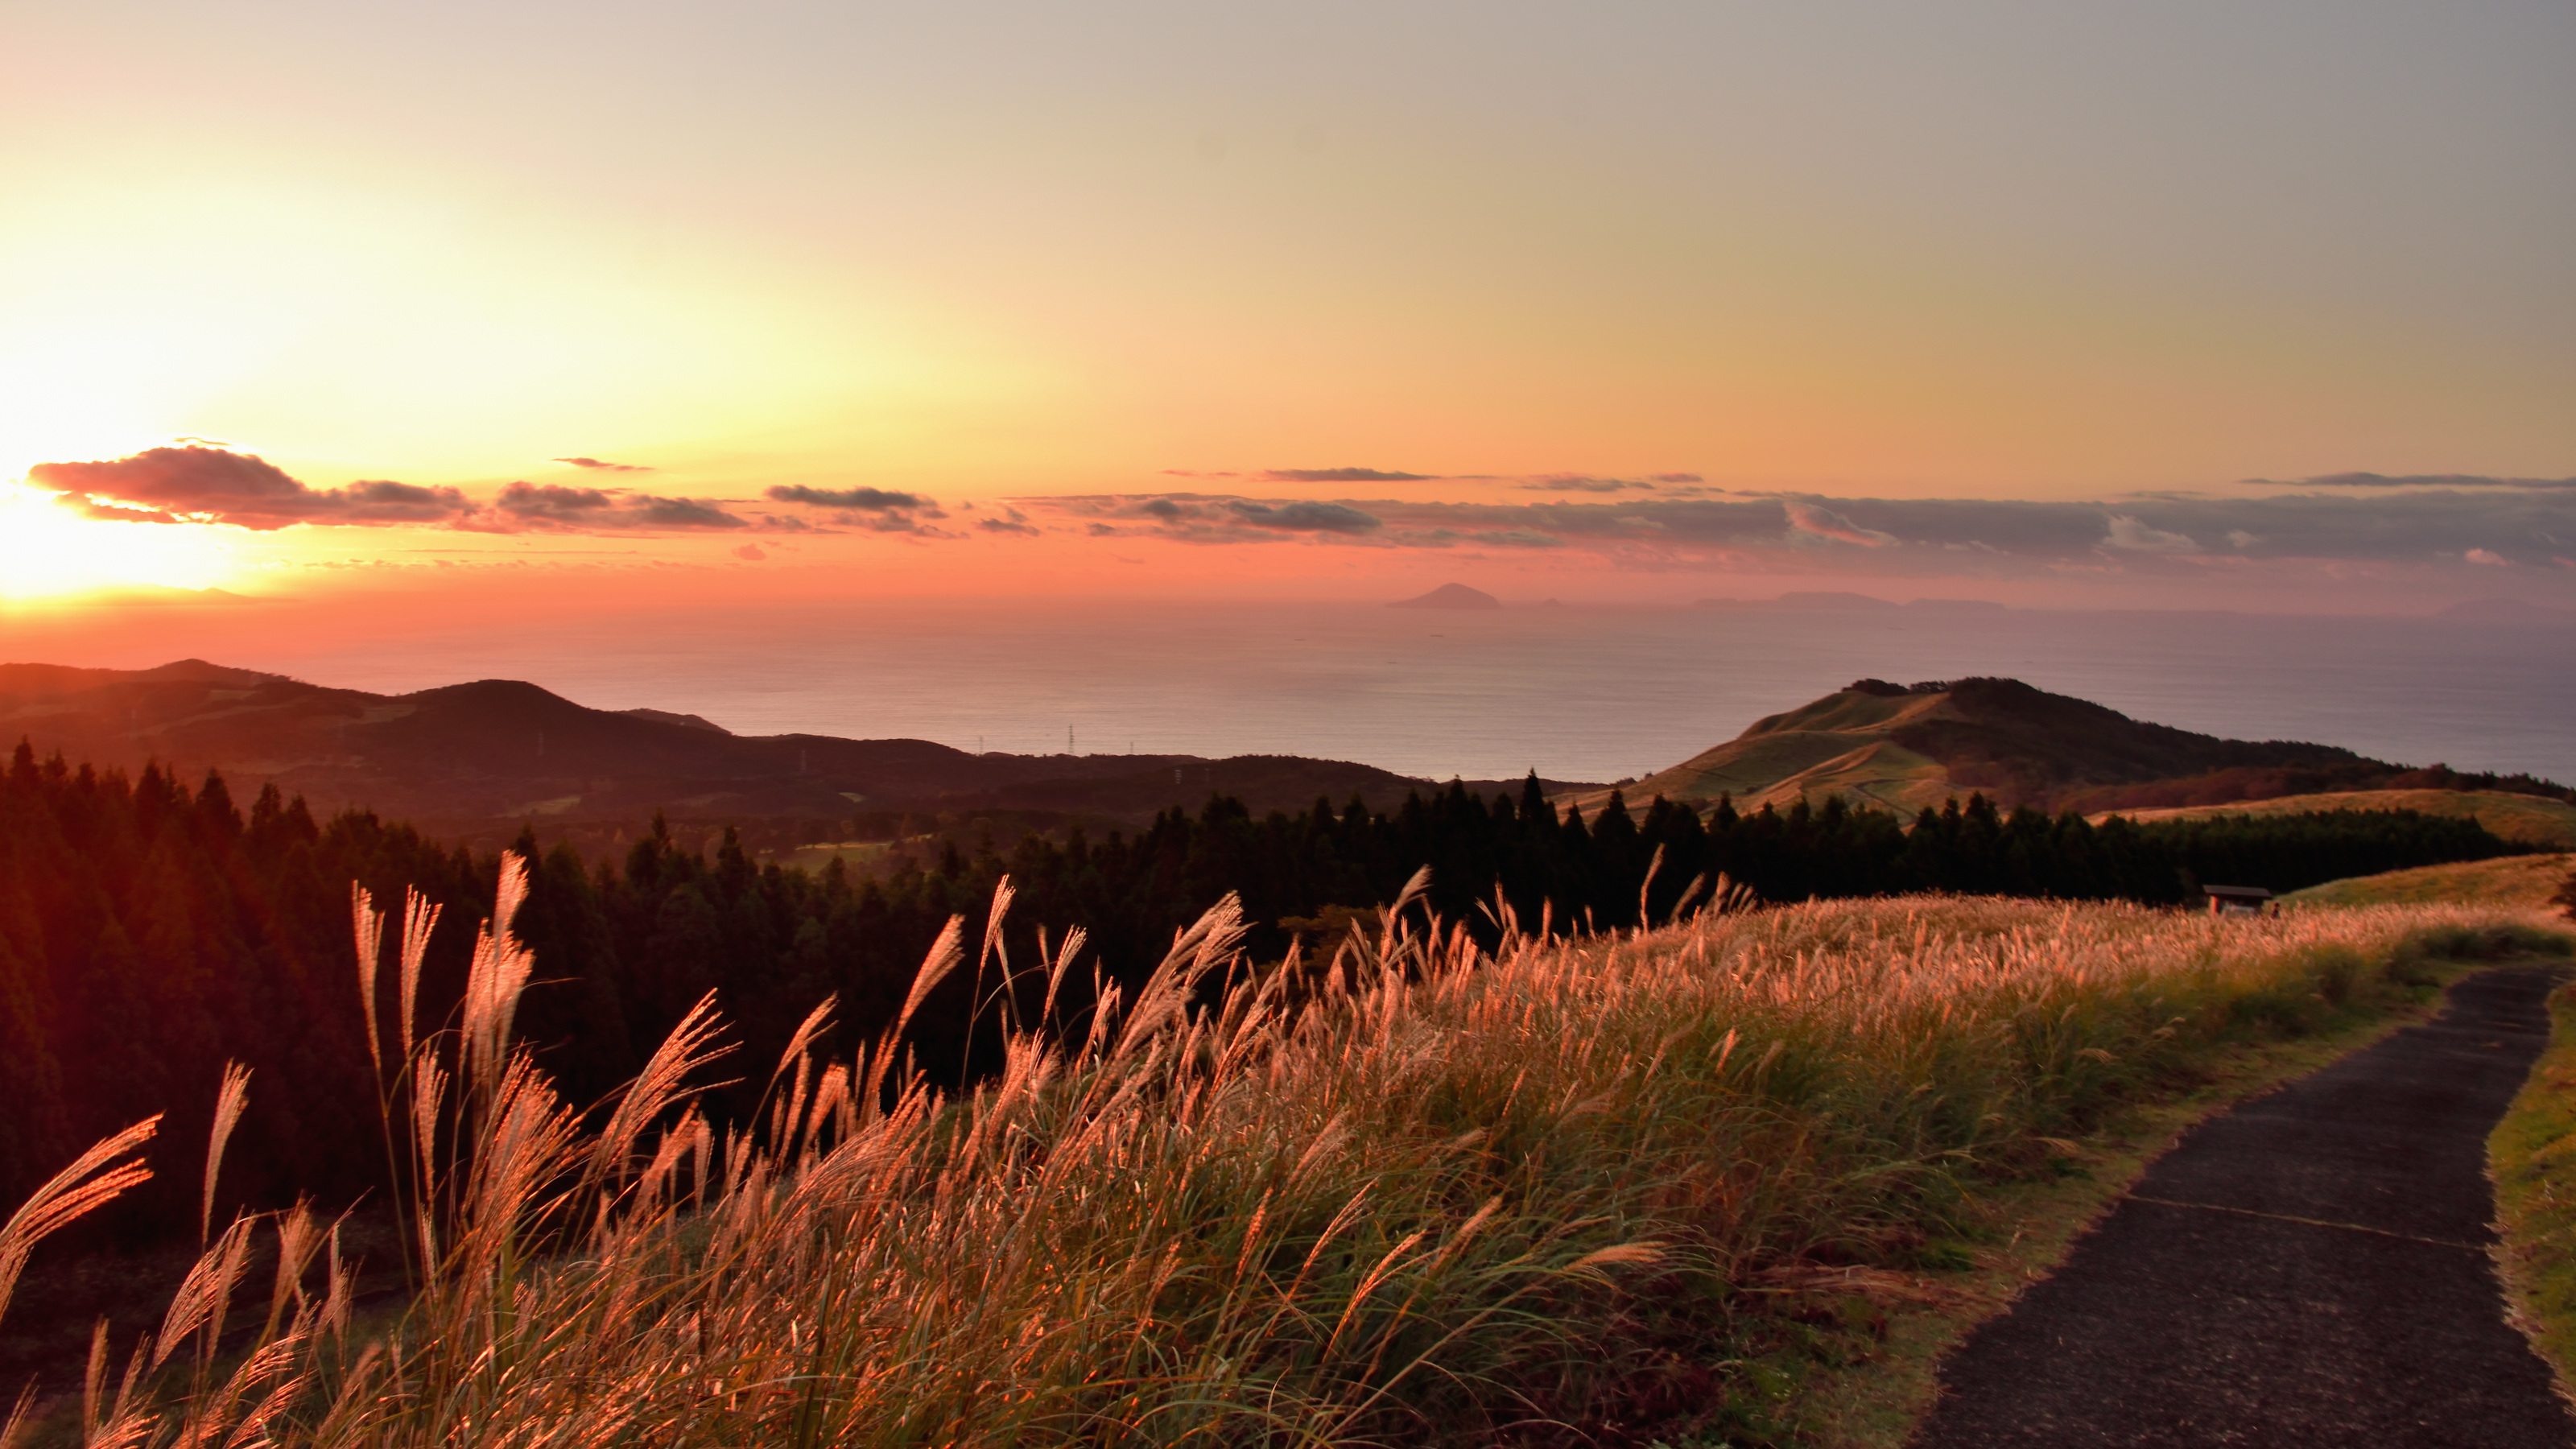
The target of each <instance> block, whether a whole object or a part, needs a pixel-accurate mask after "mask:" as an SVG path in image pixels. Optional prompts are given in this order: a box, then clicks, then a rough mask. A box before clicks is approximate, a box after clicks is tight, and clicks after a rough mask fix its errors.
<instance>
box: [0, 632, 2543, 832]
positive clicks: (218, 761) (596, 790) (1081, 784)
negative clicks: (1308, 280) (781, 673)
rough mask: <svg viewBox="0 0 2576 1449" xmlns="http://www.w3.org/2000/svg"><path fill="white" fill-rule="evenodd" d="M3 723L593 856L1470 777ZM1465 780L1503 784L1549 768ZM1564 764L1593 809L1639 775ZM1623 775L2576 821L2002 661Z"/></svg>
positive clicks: (2483, 786) (99, 716)
mask: <svg viewBox="0 0 2576 1449" xmlns="http://www.w3.org/2000/svg"><path fill="white" fill-rule="evenodd" d="M0 736H10V737H24V738H26V739H28V740H29V741H30V743H31V744H33V745H34V746H35V747H36V749H37V750H38V752H39V753H51V752H54V751H60V752H62V753H63V754H65V755H67V756H69V757H72V758H75V759H81V760H86V761H90V762H94V763H95V764H97V765H98V766H100V767H102V768H106V767H120V768H124V769H128V770H134V769H139V768H140V767H141V766H143V765H144V764H145V763H147V762H151V761H156V760H157V761H159V762H161V763H162V764H164V765H165V766H174V767H177V768H180V769H183V770H195V769H201V768H209V767H212V768H220V769H221V770H223V772H224V773H225V774H226V775H227V776H228V777H230V778H231V779H232V780H233V781H234V782H235V783H236V785H237V786H246V787H250V788H253V789H255V788H257V787H259V786H264V785H271V784H273V785H275V786H277V787H278V788H279V789H280V790H281V791H282V792H285V793H287V794H300V795H303V796H305V797H306V798H307V799H308V800H310V801H311V802H312V804H313V805H314V806H315V807H317V808H320V809H324V810H337V809H341V808H344V807H359V808H367V809H374V810H377V811H380V812H383V813H384V814H386V815H388V816H392V817H396V818H402V819H408V820H410V821H412V822H413V823H415V824H416V825H418V826H419V827H420V828H421V829H423V830H425V831H429V832H431V833H432V834H435V835H440V836H444V837H449V838H455V839H459V840H462V841H464V842H466V843H469V844H476V845H479V846H481V847H484V848H489V847H490V846H492V845H495V844H497V843H499V842H500V841H502V840H506V839H508V838H510V837H511V836H513V835H515V834H516V833H517V832H518V830H519V829H520V828H521V827H522V826H523V825H525V824H528V823H532V822H533V823H539V824H542V825H544V826H545V828H546V829H547V830H548V832H549V833H551V834H555V835H558V836H559V837H561V838H565V839H568V840H572V841H574V842H575V843H576V844H577V845H578V846H579V847H580V848H582V849H583V850H584V851H585V853H590V852H592V851H595V850H598V849H603V848H614V847H616V846H619V845H622V844H623V843H624V842H625V841H626V840H627V839H629V838H631V836H632V835H633V834H634V833H635V832H636V831H638V830H639V829H640V828H641V826H642V825H643V822H645V821H646V820H648V819H649V818H650V817H651V816H652V815H653V814H654V813H655V812H657V811H658V812H666V813H667V814H668V815H669V816H670V817H671V818H672V819H673V820H674V821H675V822H677V823H681V824H683V825H697V824H707V825H734V826H739V827H741V828H742V829H743V832H744V838H745V844H746V845H747V846H748V847H750V848H752V849H754V850H755V851H756V852H758V853H762V854H767V855H773V856H776V855H785V854H789V853H791V852H793V851H795V850H797V849H798V848H799V847H805V846H810V845H814V844H816V843H817V842H823V843H824V844H826V845H828V846H831V847H833V848H838V846H839V845H840V844H842V843H845V842H848V843H855V842H858V841H865V840H883V841H893V840H898V839H903V838H908V837H910V836H912V835H914V834H916V833H921V832H925V831H929V830H933V829H938V830H945V831H948V832H950V833H957V832H959V831H961V830H968V831H972V830H978V829H980V830H983V831H989V832H992V833H994V834H995V835H996V837H997V838H1008V837H1009V836H1011V835H1014V834H1018V833H1025V832H1026V831H1028V830H1033V829H1035V830H1058V829H1062V828H1065V827H1068V826H1072V825H1087V826H1093V827H1101V826H1108V827H1118V826H1137V825H1142V824H1144V823H1145V822H1147V821H1150V820H1151V819H1152V818H1153V817H1154V816H1155V815H1156V814H1157V813H1159V812H1160V811H1162V810H1164V809H1166V808H1169V807H1172V806H1176V805H1179V806H1190V805H1194V804H1195V803H1196V802H1199V801H1202V800H1205V799H1207V798H1208V797H1209V796H1211V795H1223V796H1229V797H1232V798H1234V799H1237V800H1240V801H1242V802H1243V803H1244V804H1245V806H1247V807H1248V808H1249V809H1251V810H1252V811H1253V812H1254V813H1255V814H1256V815H1258V814H1262V813H1266V812H1268V811H1270V810H1273V809H1281V810H1289V811H1300V810H1304V809H1306V808H1307V807H1309V806H1311V805H1312V804H1313V802H1314V801H1315V800H1316V798H1317V797H1319V796H1322V797H1326V798H1328V799H1331V800H1333V801H1336V802H1339V801H1343V800H1347V799H1350V798H1352V797H1354V796H1357V797H1360V798H1363V799H1367V800H1370V801H1372V802H1373V803H1375V804H1377V805H1379V806H1380V807H1391V806H1392V805H1394V804H1395V803H1397V802H1399V801H1400V800H1401V799H1402V798H1403V797H1404V796H1405V795H1406V794H1408V793H1410V792H1414V791H1426V792H1427V791H1431V790H1437V789H1442V788H1445V786H1446V783H1447V782H1433V781H1429V780H1422V779H1416V778H1414V777H1410V776H1405V775H1400V774H1397V773H1395V772H1393V771H1388V770H1382V769H1378V768H1376V767H1374V766H1370V765H1365V764H1358V763H1353V762H1348V761H1335V760H1317V759H1309V758H1305V757H1301V756H1293V755H1240V756H1234V757H1231V758H1226V759H1210V758H1206V757H1202V756H1197V755H1179V754H1168V755H1167V754H1155V755H1107V754H1102V755H1074V754H1063V755H1016V754H1007V753H1000V752H995V753H986V754H975V753H970V752H967V751H964V750H959V749H955V748H953V747H950V746H947V745H941V744H936V743H933V742H931V741H928V740H918V739H848V738H843V737H840V736H834V735H821V734H782V735H737V734H734V733H733V732H731V731H729V730H726V729H724V728H723V727H721V726H719V725H716V724H714V723H713V722H711V721H709V720H706V719H704V718H701V717H699V716H697V715H692V714H683V713H679V712H675V711H670V710H661V709H650V708H643V709H629V710H601V709H592V708H589V707H587V706H584V705H580V704H576V703H574V702H572V701H571V700H568V699H564V698H562V697H561V696H559V695H556V694H554V693H552V692H550V691H548V690H546V689H543V688H541V687H539V686H537V685H535V684H530V683H526V682H524V681H517V680H477V681H472V682H469V683H463V684H453V685H446V686H441V687H438V688H432V689H425V690H419V691H415V692H413V693H409V694H401V695H381V694H373V693H369V692H366V691H363V690H352V689H335V688H330V687H327V686H322V685H315V684H309V683H305V682H303V681H300V680H296V679H291V678H288V677H286V676H283V675H278V674H269V673H264V672H261V671H257V670H250V669H239V668H232V667H228V666H225V665H220V664H213V663H209V662H207V661H204V660H200V659H183V660H179V661H176V662H173V663H170V664H165V665H162V666H160V667H158V668H154V669H144V670H109V669H82V668H75V667H72V666H67V665H53V664H6V665H0ZM5 742H7V741H6V740H0V743H5ZM1459 783H1460V784H1462V785H1463V787H1464V788H1465V789H1466V790H1467V791H1468V792H1470V793H1471V794H1473V795H1475V796H1477V797H1479V798H1490V797H1491V796H1492V795H1494V794H1497V793H1510V794H1513V795H1518V794H1519V793H1520V792H1521V790H1522V789H1523V786H1524V784H1525V782H1524V781H1518V780H1511V781H1501V780H1488V781H1462V782H1459ZM1540 784H1541V789H1542V791H1543V792H1544V793H1545V794H1546V795H1548V796H1549V797H1551V798H1554V799H1557V800H1560V801H1566V802H1570V803H1573V804H1576V805H1579V806H1582V807H1583V808H1586V809H1593V808H1597V807H1598V806H1599V804H1600V803H1601V802H1603V801H1605V800H1606V799H1607V798H1608V796H1609V793H1610V790H1611V787H1610V786H1608V785H1604V784H1597V783H1585V782H1579V781H1556V780H1548V781H1541V782H1540ZM1619 787H1620V789H1621V792H1622V794H1623V795H1624V797H1625V798H1626V799H1627V800H1629V801H1631V802H1634V803H1640V804H1642V803H1643V802H1645V801H1646V800H1648V799H1650V798H1652V797H1654V796H1658V795H1660V796H1663V797H1666V798H1668V799H1670V800H1672V801H1674V802H1675V803H1677V804H1684V805H1689V806H1692V807H1694V808H1699V809H1702V810H1705V809H1706V808H1709V807H1711V806H1713V805H1714V804H1715V803H1716V801H1717V800H1719V799H1720V798H1726V799H1730V800H1732V802H1733V803H1734V804H1735V805H1736V806H1737V807H1738V808H1739V809H1745V810H1752V809H1758V808H1760V807H1762V806H1764V805H1772V806H1777V807H1780V808H1787V807H1789V806H1791V805H1793V804H1796V803H1798V802H1800V801H1806V802H1808V803H1811V804H1820V803H1822V801H1823V800H1824V799H1825V798H1827V797H1830V796H1840V797H1842V798H1844V799H1845V800H1846V801H1848V802H1850V803H1853V804H1866V805H1874V806H1878V807H1881V808H1884V809H1889V810H1893V811H1896V812H1897V813H1898V814H1899V815H1900V816H1911V815H1912V814H1914V813H1915V812H1916V811H1919V810H1920V809H1922V808H1924V807H1926V806H1934V807H1937V806H1939V805H1940V804H1941V803H1942V802H1943V801H1944V800H1946V799H1949V798H1952V797H1961V798H1964V797H1966V796H1968V795H1970V794H1974V793H1982V794H1984V795H1986V796H1988V797H1989V798H1991V799H1993V800H1994V801H1995V802H1996V803H1997V804H1998V805H2001V806H2003V807H2006V808H2010V807H2013V806H2020V805H2029V806H2033V807H2036V808H2039V809H2042V810H2046V811H2049V812H2052V813H2055V812H2060V811H2069V810H2071V811H2075V812H2078V813H2081V814H2086V815H2092V816H2100V815H2103V814H2106V813H2109V812H2112V811H2122V812H2129V813H2136V812H2141V811H2150V810H2152V811H2161V812H2170V811H2187V810H2206V809H2212V808H2230V807H2243V806H2245V805H2247V804H2249V803H2250V802H2259V801H2264V800H2272V799H2285V798H2291V797H2298V798H2302V799H2315V800H2317V801H2318V802H2319V805H2320V808H2332V804H2331V803H2329V802H2339V803H2345V804H2366V802H2363V801H2361V800H2360V799H2359V798H2358V797H2359V796H2360V795H2364V794H2370V793H2374V792H2376V793H2378V794H2382V795H2385V794H2387V793H2388V792H2407V793H2408V794H2409V795H2410V797H2422V796H2423V795H2424V792H2428V791H2429V792H2444V793H2445V794H2446V796H2447V795H2457V794H2458V793H2459V792H2464V791H2466V792H2487V793H2488V794H2500V795H2503V796H2506V797H2509V798H2510V799H2511V800H2520V801H2526V802H2528V803H2527V804H2521V805H2509V806H2508V808H2507V813H2511V811H2515V810H2518V811H2521V812H2522V813H2523V814H2526V815H2533V816H2534V819H2535V821H2537V824H2535V825H2534V826H2533V828H2534V829H2536V830H2537V831H2538V832H2539V833H2538V834H2537V835H2535V836H2533V837H2532V838H2535V839H2539V838H2553V837H2561V836H2563V837H2565V838H2568V839H2571V840H2576V790H2570V789H2568V788H2567V787H2565V786H2562V785H2558V784H2556V783H2554V782H2551V781H2547V780H2540V779H2536V778H2534V777H2531V776H2527V775H2510V776H2499V775H2493V774H2463V773H2460V772H2456V771H2452V770H2450V769H2448V768H2447V767H2446V766H2442V765H2432V766H2426V767H2421V768H2417V767H2410V766H2405V765H2397V764H2392V763H2389V762H2387V761H2383V760H2374V759H2371V758H2368V757H2366V756H2363V755H2361V754H2358V753H2356V752H2354V751H2352V750H2348V749H2344V748H2341V747H2338V746H2333V745H2321V744H2313V743H2307V742H2303V741H2287V740H2262V741H2247V740H2230V739H2221V738H2219V737H2217V736H2213V735H2206V734H2199V733H2195V732H2193V731H2189V730H2182V729H2176V728H2173V727H2171V726H2167V725H2160V724H2154V723H2149V722H2145V721H2140V720H2134V719H2131V718H2130V717H2128V716H2127V715H2124V714H2121V713H2119V712H2118V711H2116V710H2112V709H2109V708H2106V707H2104V706H2102V705H2098V704H2094V703H2091V702H2089V701H2086V700H2082V699H2076V698H2073V697H2071V696H2067V695H2060V694H2052V693H2049V692H2048V691H2045V690H2041V689H2038V688H2035V687H2033V686H2031V685H2028V684H2024V683H2022V682H2020V681H2018V680H2012V679H1997V678H1968V679H1959V680H1932V681H1924V682H1921V683H1916V684H1911V685H1898V684H1893V683H1889V682H1887V681H1884V680H1877V679H1863V680H1858V681H1855V682H1854V683H1852V684H1851V685H1849V686H1847V687H1845V688H1843V689H1841V690H1837V691H1835V692H1833V693H1831V694H1828V695H1825V696H1824V697H1822V698H1820V699H1817V700H1814V701H1811V702H1809V703H1807V704H1805V705H1801V706H1799V707H1797V708H1795V709H1790V710H1784V711H1782V712H1780V713H1778V714H1773V715H1769V716H1766V717H1764V718H1762V719H1759V720H1756V721H1755V722H1754V723H1753V724H1752V725H1750V726H1749V727H1747V728H1746V729H1745V730H1744V731H1743V732H1742V733H1741V734H1739V735H1737V736H1736V737H1735V738H1734V739H1732V740H1729V741H1726V742H1725V743H1723V744H1720V745H1717V746H1714V747H1713V748H1711V749H1708V750H1705V751H1703V752H1701V753H1700V754H1698V755H1695V756H1693V757H1692V758H1690V759H1688V760H1685V761H1682V762H1681V763H1679V764H1676V765H1673V766H1671V767H1669V768H1667V769H1664V770H1661V771H1658V772H1656V773H1654V774H1651V775H1648V776H1646V777H1645V778H1643V779H1640V780H1634V781H1621V782H1619ZM2347 796H2350V797H2355V798H2353V799H2350V800H2344V799H2343V798H2342V797H2347ZM2417 803H2419V804H2420V803H2421V802H2420V798H2418V799H2417ZM2454 804H2455V805H2456V804H2457V802H2454ZM2495 804H2496V802H2489V805H2488V807H2487V808H2489V809H2490V813H2494V807H2495ZM2535 812H2536V813H2535ZM2553 812H2555V813H2553ZM2560 815H2564V816H2565V817H2566V818H2565V819H2563V820H2562V819H2560V818H2559V816H2560Z"/></svg>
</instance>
